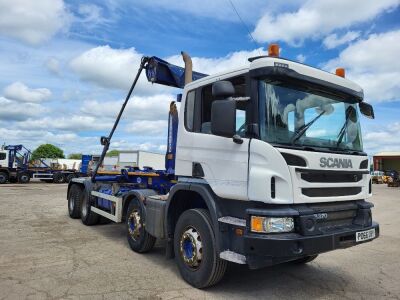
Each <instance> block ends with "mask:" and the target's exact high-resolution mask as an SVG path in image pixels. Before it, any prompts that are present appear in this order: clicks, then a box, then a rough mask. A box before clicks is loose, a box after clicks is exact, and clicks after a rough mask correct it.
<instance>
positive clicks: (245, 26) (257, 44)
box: [228, 0, 262, 55]
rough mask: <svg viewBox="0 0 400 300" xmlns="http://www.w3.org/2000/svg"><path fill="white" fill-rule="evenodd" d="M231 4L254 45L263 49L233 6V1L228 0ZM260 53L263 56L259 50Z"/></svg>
mask: <svg viewBox="0 0 400 300" xmlns="http://www.w3.org/2000/svg"><path fill="white" fill-rule="evenodd" d="M228 1H229V3H230V4H231V5H232V8H233V10H234V11H235V13H236V14H237V16H238V18H239V20H240V22H242V24H243V27H244V28H245V29H246V30H247V33H248V34H249V35H250V37H251V40H252V41H253V43H254V44H255V45H256V46H257V47H258V48H260V47H262V46H261V45H260V44H259V43H257V42H256V40H255V39H254V38H253V35H252V34H251V32H250V30H249V27H247V25H246V23H245V22H244V21H243V19H242V17H241V16H240V15H239V12H238V11H237V9H236V7H235V5H234V4H233V2H232V0H228ZM258 53H260V55H262V53H261V52H260V50H259V49H258Z"/></svg>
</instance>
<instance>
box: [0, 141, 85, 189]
mask: <svg viewBox="0 0 400 300" xmlns="http://www.w3.org/2000/svg"><path fill="white" fill-rule="evenodd" d="M31 154H32V152H31V151H30V150H29V149H28V148H26V147H24V146H23V145H8V146H2V147H1V148H0V184H4V183H7V182H11V183H15V182H18V183H29V181H30V180H31V179H40V180H42V181H46V182H54V183H64V182H69V181H70V180H71V179H72V178H75V177H80V176H87V174H88V172H89V171H90V170H89V169H88V168H89V163H90V161H91V159H92V156H91V155H83V156H82V161H81V167H80V169H79V170H76V169H65V170H64V169H57V168H52V167H51V166H49V165H48V164H47V163H46V162H45V161H44V160H42V159H39V160H38V164H37V165H35V164H32V163H31V162H30V158H31Z"/></svg>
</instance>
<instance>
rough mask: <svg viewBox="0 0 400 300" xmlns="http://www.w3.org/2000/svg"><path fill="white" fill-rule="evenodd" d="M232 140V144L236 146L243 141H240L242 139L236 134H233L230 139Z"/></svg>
mask: <svg viewBox="0 0 400 300" xmlns="http://www.w3.org/2000/svg"><path fill="white" fill-rule="evenodd" d="M232 140H233V142H234V143H236V144H239V145H240V144H243V139H242V137H241V136H240V135H238V134H235V135H234V136H233V137H232Z"/></svg>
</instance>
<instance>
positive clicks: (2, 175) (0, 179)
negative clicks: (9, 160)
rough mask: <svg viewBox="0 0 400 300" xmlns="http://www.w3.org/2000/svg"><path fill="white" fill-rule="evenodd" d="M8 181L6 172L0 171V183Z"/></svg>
mask: <svg viewBox="0 0 400 300" xmlns="http://www.w3.org/2000/svg"><path fill="white" fill-rule="evenodd" d="M7 181H8V174H7V173H6V172H0V184H4V183H6V182H7Z"/></svg>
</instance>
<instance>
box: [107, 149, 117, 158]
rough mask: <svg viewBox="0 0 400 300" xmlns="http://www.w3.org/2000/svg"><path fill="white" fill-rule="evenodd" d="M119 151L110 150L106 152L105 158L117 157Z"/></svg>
mask: <svg viewBox="0 0 400 300" xmlns="http://www.w3.org/2000/svg"><path fill="white" fill-rule="evenodd" d="M119 152H120V151H119V150H110V151H108V152H107V154H106V156H108V157H110V156H118V155H119Z"/></svg>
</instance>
